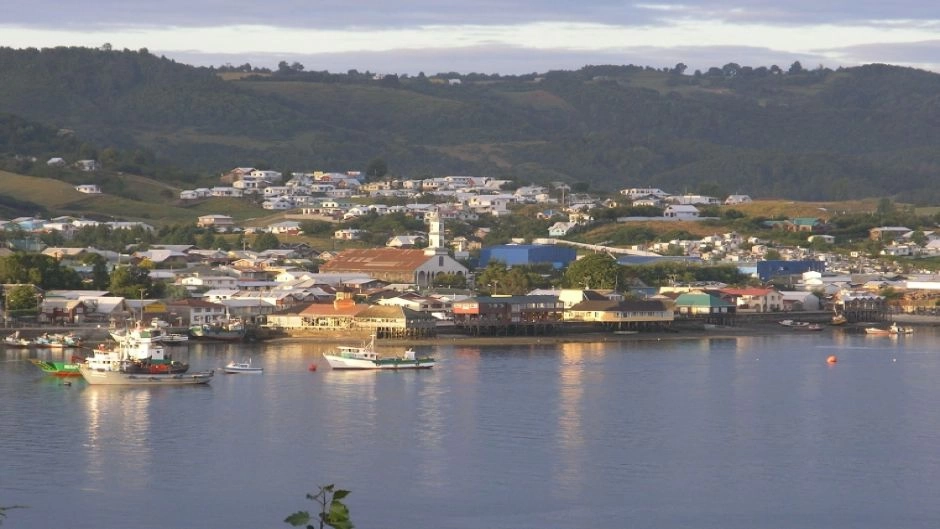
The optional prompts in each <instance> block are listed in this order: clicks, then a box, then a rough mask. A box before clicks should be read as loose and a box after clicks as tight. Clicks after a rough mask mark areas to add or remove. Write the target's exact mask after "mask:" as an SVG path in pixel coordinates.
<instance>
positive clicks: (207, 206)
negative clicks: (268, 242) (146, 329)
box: [0, 171, 268, 226]
mask: <svg viewBox="0 0 940 529" xmlns="http://www.w3.org/2000/svg"><path fill="white" fill-rule="evenodd" d="M119 178H120V179H122V180H123V185H124V187H125V188H126V189H128V190H130V191H129V192H130V194H132V195H133V196H134V198H133V199H131V198H125V197H119V196H115V195H109V194H107V193H103V194H100V195H87V194H84V193H79V192H78V191H76V190H75V189H74V187H73V186H72V185H71V184H68V183H66V182H61V181H59V180H53V179H50V178H37V177H33V176H24V175H19V174H15V173H8V172H5V171H0V194H2V195H4V196H7V197H11V198H14V199H16V200H19V201H23V202H31V203H34V204H37V205H39V206H41V207H43V208H45V209H46V210H48V211H49V212H50V214H51V215H52V216H58V215H73V216H77V217H86V218H93V219H99V220H112V219H113V220H127V221H142V222H147V223H148V224H154V225H157V226H160V225H164V224H185V223H189V222H196V218H197V217H199V216H201V215H209V214H220V215H230V216H232V217H235V218H236V219H237V220H239V221H244V220H247V219H250V218H253V217H257V216H261V215H266V214H267V213H268V212H267V211H265V210H263V209H261V208H260V207H258V206H254V205H251V204H249V203H247V202H245V201H243V200H237V199H231V198H213V199H207V200H203V201H197V202H194V203H192V204H182V203H180V202H179V200H177V199H176V197H177V196H178V194H179V190H178V189H176V188H174V187H172V186H168V185H166V184H163V183H160V182H158V181H156V180H152V179H149V178H144V177H140V176H132V175H121V176H120V177H119ZM89 181H90V182H93V179H92V178H89Z"/></svg>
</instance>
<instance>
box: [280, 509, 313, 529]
mask: <svg viewBox="0 0 940 529" xmlns="http://www.w3.org/2000/svg"><path fill="white" fill-rule="evenodd" d="M309 521H310V513H308V512H306V511H297V512H295V513H294V514H292V515H290V516H288V517H287V518H284V522H285V523H289V524H291V525H293V526H294V527H300V526H301V525H304V524H306V523H308V522H309Z"/></svg>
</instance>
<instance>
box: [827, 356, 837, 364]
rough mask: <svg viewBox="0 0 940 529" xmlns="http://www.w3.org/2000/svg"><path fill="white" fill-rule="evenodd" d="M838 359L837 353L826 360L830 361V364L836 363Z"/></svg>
mask: <svg viewBox="0 0 940 529" xmlns="http://www.w3.org/2000/svg"><path fill="white" fill-rule="evenodd" d="M838 361H839V358H838V357H836V355H831V356H830V357H829V358H827V359H826V362H828V363H830V364H834V363H836V362H838Z"/></svg>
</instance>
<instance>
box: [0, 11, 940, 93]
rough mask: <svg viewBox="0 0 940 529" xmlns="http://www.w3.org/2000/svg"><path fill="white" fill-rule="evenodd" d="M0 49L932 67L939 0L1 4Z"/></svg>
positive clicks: (261, 59) (510, 64)
mask: <svg viewBox="0 0 940 529" xmlns="http://www.w3.org/2000/svg"><path fill="white" fill-rule="evenodd" d="M2 4H3V16H2V17H0V46H6V47H12V48H27V47H34V48H45V47H54V46H86V47H98V46H101V45H102V44H104V43H109V44H111V45H112V47H113V48H114V49H124V48H127V49H132V50H137V49H140V48H147V49H148V50H149V51H150V52H151V53H154V54H157V55H164V56H166V57H168V58H171V59H174V60H176V61H178V62H183V63H186V64H193V65H197V66H210V65H214V66H221V65H224V64H227V63H228V64H232V65H242V64H244V63H246V62H247V63H250V64H252V65H253V66H264V67H268V68H274V67H276V65H277V63H278V62H280V61H282V60H286V61H288V62H289V63H293V62H300V63H301V64H303V65H304V67H305V68H306V69H307V70H318V71H319V70H328V71H331V72H345V71H347V70H350V69H357V70H359V71H370V72H376V73H397V74H410V75H414V74H417V73H418V72H424V73H426V74H428V75H431V74H434V73H442V72H459V73H472V72H476V73H486V74H493V73H499V74H521V73H532V72H539V73H541V72H546V71H549V70H574V69H578V68H580V67H582V66H584V65H588V64H594V65H596V64H634V65H638V66H653V67H656V68H663V67H673V66H675V65H676V64H678V63H683V64H685V65H687V66H688V70H687V73H692V72H694V71H695V70H696V69H700V70H703V71H704V70H707V69H708V68H710V67H713V66H716V67H721V66H722V65H724V64H727V63H732V62H733V63H737V64H740V65H742V66H752V67H758V66H768V67H769V66H771V65H777V66H780V67H782V68H784V69H786V68H787V67H789V65H790V64H792V63H793V62H795V61H800V63H801V64H802V65H803V67H804V68H815V67H817V66H819V65H822V66H825V67H829V68H838V67H849V66H856V65H860V64H870V63H886V64H895V65H900V66H910V67H914V68H920V69H924V70H931V71H935V72H940V2H938V1H937V0H891V1H885V0H877V1H875V0H685V1H662V0H648V1H646V0H641V1H636V2H630V1H618V0H581V1H575V0H480V1H473V0H465V1H455V0H264V1H262V0H160V1H153V0H150V1H142V0H95V1H89V0H70V1H67V2H63V1H62V0H3V2H2Z"/></svg>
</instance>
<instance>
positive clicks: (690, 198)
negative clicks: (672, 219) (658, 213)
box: [669, 195, 721, 205]
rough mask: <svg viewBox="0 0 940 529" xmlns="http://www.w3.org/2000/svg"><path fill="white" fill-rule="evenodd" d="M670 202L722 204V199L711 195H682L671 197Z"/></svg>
mask: <svg viewBox="0 0 940 529" xmlns="http://www.w3.org/2000/svg"><path fill="white" fill-rule="evenodd" d="M669 202H672V203H674V204H685V205H693V204H699V205H720V204H721V201H720V200H718V199H717V198H715V197H709V196H705V195H680V196H674V197H669Z"/></svg>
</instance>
